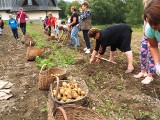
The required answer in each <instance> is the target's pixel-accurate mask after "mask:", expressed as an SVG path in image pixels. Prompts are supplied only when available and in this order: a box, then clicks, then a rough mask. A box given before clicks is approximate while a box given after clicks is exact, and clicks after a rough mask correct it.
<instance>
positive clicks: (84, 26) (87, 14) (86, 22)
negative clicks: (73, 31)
mask: <svg viewBox="0 0 160 120" xmlns="http://www.w3.org/2000/svg"><path fill="white" fill-rule="evenodd" d="M88 7H89V4H88V2H86V1H85V2H84V3H83V4H82V11H83V12H81V15H80V20H81V22H80V26H81V30H82V32H83V38H84V40H85V43H86V48H84V51H85V53H87V54H89V53H90V48H91V47H90V39H89V37H88V31H89V29H90V28H91V11H90V10H89V9H88Z"/></svg>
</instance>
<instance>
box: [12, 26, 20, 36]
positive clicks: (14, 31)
mask: <svg viewBox="0 0 160 120" xmlns="http://www.w3.org/2000/svg"><path fill="white" fill-rule="evenodd" d="M12 32H13V36H14V38H15V39H18V38H19V37H18V29H17V28H16V29H12Z"/></svg>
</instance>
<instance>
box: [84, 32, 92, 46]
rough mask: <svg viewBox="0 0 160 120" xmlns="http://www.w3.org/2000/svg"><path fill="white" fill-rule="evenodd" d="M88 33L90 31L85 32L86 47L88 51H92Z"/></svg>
mask: <svg viewBox="0 0 160 120" xmlns="http://www.w3.org/2000/svg"><path fill="white" fill-rule="evenodd" d="M88 31H89V30H83V38H84V40H85V42H86V47H87V49H90V48H91V46H90V39H89V37H88Z"/></svg>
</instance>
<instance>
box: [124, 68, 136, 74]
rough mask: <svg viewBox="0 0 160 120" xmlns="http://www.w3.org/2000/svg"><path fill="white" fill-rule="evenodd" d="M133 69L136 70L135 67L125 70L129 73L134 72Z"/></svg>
mask: <svg viewBox="0 0 160 120" xmlns="http://www.w3.org/2000/svg"><path fill="white" fill-rule="evenodd" d="M133 70H134V68H132V69H130V68H128V69H127V70H126V71H125V73H126V74H128V73H132V72H133Z"/></svg>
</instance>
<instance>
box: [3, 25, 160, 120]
mask: <svg viewBox="0 0 160 120" xmlns="http://www.w3.org/2000/svg"><path fill="white" fill-rule="evenodd" d="M19 32H20V30H19ZM140 39H141V35H139V34H137V33H134V34H133V40H132V47H133V48H134V49H133V53H134V55H135V56H134V57H135V60H134V65H135V66H134V67H135V70H134V72H133V73H131V74H125V73H124V71H125V70H126V66H127V64H126V63H127V62H126V59H125V56H124V55H123V54H122V53H121V52H117V54H116V58H115V62H117V64H116V65H115V64H112V63H109V62H106V61H101V62H100V63H93V64H89V63H88V60H89V57H90V56H89V55H85V54H84V52H83V48H84V46H85V45H84V42H82V41H83V40H82V39H80V41H81V43H82V44H81V47H79V48H78V49H79V53H80V54H81V56H82V59H81V60H79V61H78V62H77V63H76V64H74V65H71V66H69V68H68V71H69V75H70V76H74V77H79V78H82V79H84V80H85V81H86V84H87V85H88V88H89V90H90V91H89V98H90V104H89V106H88V107H90V108H92V109H94V110H96V111H97V112H100V113H101V114H103V115H105V116H106V118H107V119H108V120H118V119H121V120H159V119H160V110H159V109H160V101H159V95H160V86H159V85H160V81H159V77H158V76H156V75H154V81H153V82H152V83H151V84H149V85H142V84H141V83H140V81H141V80H142V79H135V78H134V77H133V75H134V74H137V73H138V72H139V71H140V69H139V47H138V46H139V44H140V42H137V41H139V40H140ZM92 46H94V43H93V42H92ZM137 51H138V52H137ZM25 53H26V46H25V45H23V44H22V43H21V42H20V41H18V42H16V41H15V39H13V37H12V33H11V30H10V28H8V27H5V29H4V36H3V37H0V80H4V81H5V80H6V81H10V82H11V83H13V86H12V87H11V90H12V94H13V97H11V98H10V99H9V100H2V101H0V120H46V119H47V112H46V110H45V109H46V105H47V104H46V101H47V93H48V92H47V91H42V90H39V89H38V87H37V81H38V72H39V69H38V68H37V67H36V66H35V62H27V61H26V57H25ZM106 53H107V52H106ZM106 56H107V57H108V55H107V54H105V55H104V57H106ZM107 57H106V58H107Z"/></svg>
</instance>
